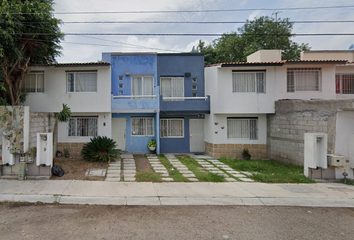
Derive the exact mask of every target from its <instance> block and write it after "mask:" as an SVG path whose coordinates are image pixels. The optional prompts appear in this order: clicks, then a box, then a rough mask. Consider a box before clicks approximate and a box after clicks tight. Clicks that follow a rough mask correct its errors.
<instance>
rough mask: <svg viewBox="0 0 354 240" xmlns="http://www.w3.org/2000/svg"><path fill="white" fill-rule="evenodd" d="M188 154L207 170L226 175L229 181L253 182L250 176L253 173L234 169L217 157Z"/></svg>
mask: <svg viewBox="0 0 354 240" xmlns="http://www.w3.org/2000/svg"><path fill="white" fill-rule="evenodd" d="M188 156H190V157H191V158H193V159H194V160H196V161H197V162H198V163H199V164H200V165H202V167H203V168H205V169H206V170H207V171H209V172H211V173H215V174H219V175H221V176H223V177H225V180H226V181H228V182H236V181H242V182H253V180H252V179H251V178H249V176H251V175H252V174H251V173H249V172H244V171H241V172H239V171H235V170H234V169H232V168H230V167H229V166H228V165H226V164H224V163H222V162H220V161H219V160H217V159H213V158H211V157H209V156H206V155H194V154H188Z"/></svg>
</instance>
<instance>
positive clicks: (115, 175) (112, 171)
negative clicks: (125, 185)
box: [106, 159, 121, 182]
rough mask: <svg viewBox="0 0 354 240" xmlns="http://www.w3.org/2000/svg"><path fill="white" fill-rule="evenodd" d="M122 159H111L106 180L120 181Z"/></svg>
mask: <svg viewBox="0 0 354 240" xmlns="http://www.w3.org/2000/svg"><path fill="white" fill-rule="evenodd" d="M120 174H121V160H120V159H118V160H116V161H111V163H110V164H109V166H108V169H107V176H106V182H120V178H121V176H120Z"/></svg>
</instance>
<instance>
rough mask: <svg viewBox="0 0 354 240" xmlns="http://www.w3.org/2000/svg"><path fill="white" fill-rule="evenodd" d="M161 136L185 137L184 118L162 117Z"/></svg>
mask: <svg viewBox="0 0 354 240" xmlns="http://www.w3.org/2000/svg"><path fill="white" fill-rule="evenodd" d="M160 136H161V137H162V138H183V137H184V120H183V119H182V118H172V119H161V120H160Z"/></svg>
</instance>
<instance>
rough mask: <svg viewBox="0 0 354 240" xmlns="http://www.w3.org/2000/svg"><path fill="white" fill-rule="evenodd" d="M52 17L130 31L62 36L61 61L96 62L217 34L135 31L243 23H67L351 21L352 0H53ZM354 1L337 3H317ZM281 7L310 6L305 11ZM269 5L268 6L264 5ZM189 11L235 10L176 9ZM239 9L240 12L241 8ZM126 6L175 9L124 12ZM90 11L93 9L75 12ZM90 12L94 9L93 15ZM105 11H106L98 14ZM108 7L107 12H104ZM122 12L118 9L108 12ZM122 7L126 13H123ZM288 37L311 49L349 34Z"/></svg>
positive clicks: (307, 28) (179, 48)
mask: <svg viewBox="0 0 354 240" xmlns="http://www.w3.org/2000/svg"><path fill="white" fill-rule="evenodd" d="M54 2H55V5H54V16H55V17H56V18H59V19H61V20H62V21H63V22H64V23H63V24H62V25H61V31H62V32H63V33H75V34H78V33H125V34H132V35H129V36H106V35H90V36H83V35H79V36H75V35H74V36H73V35H67V36H65V40H64V41H62V43H61V46H62V47H63V49H62V55H61V56H60V57H57V58H56V60H57V61H58V62H59V63H65V62H66V63H68V62H96V61H98V60H101V59H102V52H159V53H161V52H163V53H167V52H190V51H191V50H192V48H193V46H194V47H196V46H197V45H198V42H199V40H202V41H204V42H206V43H211V42H212V41H213V40H214V39H216V38H218V37H217V36H138V35H134V34H143V33H194V34H195V33H214V34H222V33H230V32H235V31H237V29H238V28H239V27H241V26H242V25H244V24H243V23H232V24H229V23H217V24H186V23H184V24H181V23H154V24H153V23H69V22H102V21H105V22H107V21H111V22H112V21H135V22H136V21H140V22H142V21H143V22H148V21H150V22H151V21H159V22H162V21H165V22H171V21H174V22H187V21H188V22H207V21H209V22H210V21H213V22H215V21H218V22H230V21H233V22H236V21H239V22H245V21H246V20H247V19H248V20H253V19H254V18H255V17H260V16H273V17H275V14H277V15H278V18H279V17H280V18H289V19H290V21H306V20H307V21H319V20H336V21H338V20H340V21H348V20H353V21H354V13H353V12H354V3H353V1H352V0H337V1H333V0H320V1H319V0H313V1H308V0H296V1H294V0H55V1H54ZM333 6H353V7H341V8H329V9H328V8H327V9H325V8H322V9H321V8H318V7H333ZM285 8H313V9H309V10H305V9H296V10H286V9H285ZM268 9H270V10H268ZM186 10H187V11H191V10H197V11H198V10H239V11H227V12H180V11H186ZM240 10H241V11H240ZM128 11H135V12H140V11H179V12H167V13H166V12H165V13H161V12H160V13H156V12H155V13H126V12H128ZM73 12H75V13H83V12H84V13H90V12H91V14H73ZM92 12H96V13H94V14H92ZM97 12H106V13H104V14H103V13H97ZM107 12H108V13H107ZM112 12H120V13H112ZM124 12H125V13H124ZM293 33H311V34H315V33H354V22H350V23H348V22H347V23H294V27H293ZM292 40H293V41H294V42H297V43H308V44H309V46H310V47H311V50H347V49H348V48H349V46H350V45H351V44H354V35H353V36H297V37H293V38H292Z"/></svg>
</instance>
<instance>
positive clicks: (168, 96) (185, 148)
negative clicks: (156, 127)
mask: <svg viewBox="0 0 354 240" xmlns="http://www.w3.org/2000/svg"><path fill="white" fill-rule="evenodd" d="M157 81H158V85H160V151H161V153H189V152H204V150H205V143H204V116H205V114H209V113H210V99H209V97H206V96H205V86H204V55H203V54H201V53H177V54H175V53H166V54H157Z"/></svg>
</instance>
